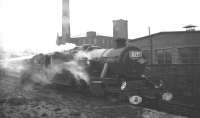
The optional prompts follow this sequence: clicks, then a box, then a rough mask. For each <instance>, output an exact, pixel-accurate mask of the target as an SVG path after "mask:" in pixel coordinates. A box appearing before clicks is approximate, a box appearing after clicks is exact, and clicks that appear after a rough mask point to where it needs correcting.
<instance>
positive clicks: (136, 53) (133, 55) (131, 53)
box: [129, 51, 142, 58]
mask: <svg viewBox="0 0 200 118" xmlns="http://www.w3.org/2000/svg"><path fill="white" fill-rule="evenodd" d="M129 56H130V57H131V58H136V57H142V52H141V51H129Z"/></svg>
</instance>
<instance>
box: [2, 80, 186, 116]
mask: <svg viewBox="0 0 200 118" xmlns="http://www.w3.org/2000/svg"><path fill="white" fill-rule="evenodd" d="M18 83H19V80H18V78H13V77H12V78H10V77H4V79H1V80H0V91H1V93H0V118H182V117H180V116H174V115H171V114H167V113H163V112H158V111H154V110H150V109H145V108H142V107H135V106H131V105H122V104H121V105H119V104H113V103H110V102H109V101H107V100H104V99H103V98H96V97H92V96H91V95H89V94H88V95H86V94H84V95H83V94H80V93H77V92H72V91H71V90H69V89H70V88H67V87H63V86H54V85H50V86H34V87H33V86H31V85H30V86H29V87H30V88H28V89H27V88H26V89H24V88H23V89H22V87H21V86H20V84H18Z"/></svg>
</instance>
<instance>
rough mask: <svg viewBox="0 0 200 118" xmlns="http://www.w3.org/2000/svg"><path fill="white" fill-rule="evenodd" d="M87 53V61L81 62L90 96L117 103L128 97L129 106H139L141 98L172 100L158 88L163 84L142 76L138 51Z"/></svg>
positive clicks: (100, 50)
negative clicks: (86, 76) (113, 99)
mask: <svg viewBox="0 0 200 118" xmlns="http://www.w3.org/2000/svg"><path fill="white" fill-rule="evenodd" d="M89 53H90V58H91V59H85V60H84V61H85V62H87V64H86V65H87V68H86V69H87V72H88V73H89V74H90V84H89V90H90V91H91V92H92V93H93V94H95V95H97V96H99V95H101V96H109V97H111V98H117V99H118V100H124V99H127V98H128V99H129V101H130V103H132V104H140V103H141V102H142V101H143V98H145V99H152V100H156V99H157V100H158V99H160V100H166V101H169V100H171V99H172V94H171V93H169V92H167V91H165V90H164V89H163V88H162V84H163V83H159V84H155V83H154V82H153V81H151V80H150V78H149V77H147V75H145V73H144V72H145V69H146V68H145V67H146V66H145V65H146V60H145V59H144V57H143V55H142V51H141V50H140V49H139V48H137V47H121V48H116V49H94V50H92V51H90V52H89ZM88 61H89V63H88ZM117 99H115V100H117Z"/></svg>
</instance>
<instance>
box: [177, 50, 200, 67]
mask: <svg viewBox="0 0 200 118" xmlns="http://www.w3.org/2000/svg"><path fill="white" fill-rule="evenodd" d="M178 53H179V60H180V61H181V63H190V64H194V63H200V47H185V48H179V49H178Z"/></svg>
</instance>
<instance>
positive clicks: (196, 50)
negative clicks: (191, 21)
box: [128, 30, 200, 64]
mask: <svg viewBox="0 0 200 118" xmlns="http://www.w3.org/2000/svg"><path fill="white" fill-rule="evenodd" d="M128 45H129V46H132V45H134V46H137V47H139V48H141V49H142V50H143V51H144V55H145V56H146V58H147V59H148V60H149V61H148V62H149V63H151V59H152V63H153V64H184V63H192V64H194V63H195V64H196V63H200V31H193V30H192V31H176V32H160V33H156V34H152V35H150V36H145V37H141V38H137V39H134V40H129V41H128ZM151 54H152V57H151Z"/></svg>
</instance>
